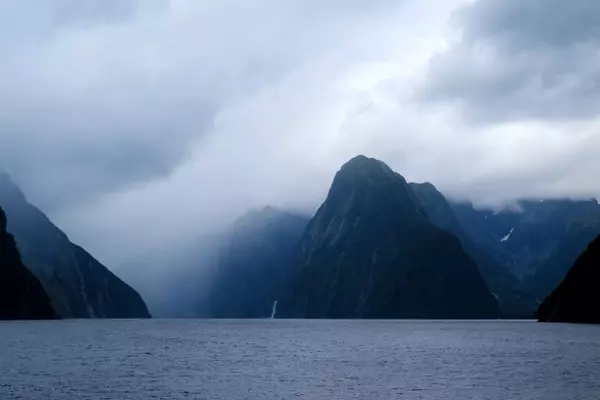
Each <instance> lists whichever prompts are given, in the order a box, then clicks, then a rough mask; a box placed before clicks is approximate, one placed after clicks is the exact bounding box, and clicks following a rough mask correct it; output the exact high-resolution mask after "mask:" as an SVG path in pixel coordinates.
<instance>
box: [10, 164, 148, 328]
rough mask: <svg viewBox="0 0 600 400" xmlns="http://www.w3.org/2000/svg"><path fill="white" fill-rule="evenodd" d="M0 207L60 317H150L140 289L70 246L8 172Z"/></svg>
mask: <svg viewBox="0 0 600 400" xmlns="http://www.w3.org/2000/svg"><path fill="white" fill-rule="evenodd" d="M0 206H2V207H3V208H4V210H5V212H6V214H7V216H8V230H9V231H10V232H11V233H12V234H13V235H14V238H15V241H16V243H17V247H18V250H19V252H20V253H21V258H22V260H23V263H24V264H25V265H27V267H28V268H29V269H30V271H31V272H32V273H33V274H34V275H35V276H36V277H37V278H38V279H39V281H40V282H41V284H42V286H43V287H44V289H45V291H46V293H47V294H48V296H49V297H50V299H51V301H52V307H53V309H54V310H55V311H56V313H57V314H58V315H59V316H60V317H62V318H147V317H149V316H150V314H149V313H148V309H147V307H146V304H145V303H144V301H143V300H142V298H141V297H140V296H139V294H138V293H137V292H136V291H135V290H133V289H132V288H131V287H130V286H129V285H127V284H126V283H124V282H123V281H121V280H120V279H119V278H118V277H117V276H116V275H114V274H113V273H112V272H111V271H109V270H108V269H107V268H106V267H105V266H103V265H102V264H100V263H99V262H98V261H97V260H96V259H94V258H93V257H92V256H91V255H90V254H89V253H87V252H86V251H85V250H84V249H82V248H81V247H79V246H77V245H75V244H73V243H71V241H70V240H69V238H68V237H67V236H66V235H65V234H64V233H63V232H62V231H61V230H60V229H58V228H57V227H56V226H55V225H54V224H53V223H52V222H51V221H50V220H49V219H48V217H46V215H44V214H43V213H42V212H41V211H40V210H38V209H37V208H35V207H34V206H33V205H31V204H30V203H29V202H28V201H27V199H26V198H25V195H24V194H23V193H22V192H21V190H20V189H19V188H18V186H17V185H16V184H15V183H14V182H13V181H12V180H11V179H10V177H9V176H8V175H7V174H5V173H0Z"/></svg>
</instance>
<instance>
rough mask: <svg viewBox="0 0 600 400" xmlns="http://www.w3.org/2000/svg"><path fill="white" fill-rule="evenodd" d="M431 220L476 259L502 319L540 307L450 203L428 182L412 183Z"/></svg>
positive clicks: (522, 314)
mask: <svg viewBox="0 0 600 400" xmlns="http://www.w3.org/2000/svg"><path fill="white" fill-rule="evenodd" d="M410 187H411V188H412V189H413V190H414V192H415V194H416V196H417V198H418V199H419V201H420V203H421V204H422V206H423V207H424V209H425V211H426V212H427V215H428V217H429V219H430V220H431V222H432V223H433V224H434V225H436V226H437V227H438V228H440V229H443V230H445V231H448V232H450V233H452V234H453V235H454V236H456V237H457V238H458V239H459V240H460V242H461V244H462V247H463V249H464V250H465V252H466V253H467V254H469V256H471V258H472V259H473V260H474V261H475V263H476V264H477V266H478V267H479V270H480V272H481V274H482V275H483V278H484V279H485V281H486V283H487V285H488V287H489V288H490V290H491V291H492V293H493V294H494V295H495V296H496V297H497V298H498V306H499V312H500V316H501V317H503V318H516V317H532V316H533V315H534V314H535V311H536V310H537V307H538V306H539V302H538V300H537V298H536V296H535V295H533V294H532V293H531V291H530V290H529V289H528V288H526V286H525V285H524V284H523V282H521V281H520V280H519V279H517V278H516V277H515V276H514V275H513V274H512V273H511V272H510V271H509V270H508V268H507V267H505V266H504V265H501V264H500V263H498V262H496V261H495V260H494V259H493V258H492V257H491V255H490V254H488V253H486V252H485V251H483V250H482V249H481V248H480V247H479V246H478V245H477V244H476V243H475V242H474V241H473V240H472V239H471V238H470V237H469V236H468V235H467V234H466V233H465V231H464V230H463V229H462V227H461V225H460V224H459V222H458V220H457V219H456V216H455V215H454V211H453V210H452V207H451V206H450V203H449V202H448V201H447V200H446V198H445V197H444V195H443V194H442V193H440V192H439V191H438V190H437V189H436V188H435V186H433V185H432V184H431V183H429V182H427V183H422V184H418V183H411V184H410Z"/></svg>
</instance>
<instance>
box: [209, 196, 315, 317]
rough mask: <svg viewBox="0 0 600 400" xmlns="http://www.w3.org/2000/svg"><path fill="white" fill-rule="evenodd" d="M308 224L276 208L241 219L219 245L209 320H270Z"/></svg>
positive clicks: (300, 218)
mask: <svg viewBox="0 0 600 400" xmlns="http://www.w3.org/2000/svg"><path fill="white" fill-rule="evenodd" d="M308 221H309V218H308V217H305V216H303V215H298V214H293V213H289V212H285V211H281V210H278V209H276V208H273V207H265V208H264V209H262V210H255V211H251V212H249V213H247V214H245V215H244V216H242V217H241V218H239V219H238V220H237V221H236V222H235V223H234V224H233V226H232V228H231V230H230V231H229V232H228V233H227V235H226V237H225V238H224V240H223V242H222V243H221V245H220V249H219V257H218V261H217V265H216V269H215V276H214V279H213V280H212V284H211V289H210V296H209V303H210V316H211V317H213V318H266V317H270V316H271V314H272V311H273V310H274V304H275V301H277V300H278V299H280V298H281V296H282V294H283V293H282V292H283V290H284V289H285V288H284V285H285V283H286V280H287V277H288V274H289V272H290V269H291V266H292V256H293V249H294V247H295V246H296V244H297V243H298V240H299V239H300V237H301V235H302V233H303V232H304V229H305V228H306V226H307V224H308Z"/></svg>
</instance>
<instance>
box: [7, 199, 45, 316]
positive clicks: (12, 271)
mask: <svg viewBox="0 0 600 400" xmlns="http://www.w3.org/2000/svg"><path fill="white" fill-rule="evenodd" d="M54 318H56V314H55V312H54V310H53V309H52V306H51V305H50V298H49V297H48V295H47V294H46V291H45V290H44V288H43V286H42V284H41V283H40V281H39V280H38V279H37V278H36V277H35V276H34V275H33V274H32V273H31V271H29V270H28V269H27V268H26V267H25V266H24V265H23V263H22V262H21V257H20V255H19V252H18V250H17V245H16V243H15V241H14V238H13V236H12V235H11V234H10V233H8V232H7V231H6V215H5V214H4V211H3V210H2V209H1V208H0V319H54Z"/></svg>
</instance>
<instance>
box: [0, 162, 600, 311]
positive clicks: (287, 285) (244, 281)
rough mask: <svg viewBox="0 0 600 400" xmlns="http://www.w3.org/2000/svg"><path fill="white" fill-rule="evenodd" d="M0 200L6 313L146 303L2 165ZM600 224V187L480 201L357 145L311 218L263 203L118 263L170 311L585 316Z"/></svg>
mask: <svg viewBox="0 0 600 400" xmlns="http://www.w3.org/2000/svg"><path fill="white" fill-rule="evenodd" d="M0 207H2V208H3V209H4V210H5V211H6V214H7V215H8V226H7V231H8V232H10V233H11V234H12V235H14V241H12V242H11V240H12V236H11V235H10V234H8V233H7V232H5V233H3V235H4V236H3V239H2V240H3V242H2V243H3V244H2V247H1V248H0V277H2V276H3V275H1V273H4V276H6V277H8V276H10V277H11V278H10V279H12V280H11V281H10V282H18V283H14V284H11V285H10V286H11V287H12V288H14V290H12V291H8V292H7V291H6V290H5V291H4V293H11V294H10V295H9V296H8V297H6V296H5V297H4V298H2V297H0V300H2V301H3V302H2V303H0V311H2V310H4V311H3V312H4V314H0V318H3V315H4V316H7V315H8V316H10V315H12V316H13V317H15V318H17V317H19V316H21V317H30V318H36V316H39V317H40V318H42V317H52V315H51V313H48V312H47V311H48V310H47V308H46V309H45V308H44V304H46V303H45V301H47V299H48V298H49V300H50V302H51V306H52V310H54V313H55V314H56V316H58V317H62V318H143V317H149V312H148V309H147V307H146V304H145V302H144V301H143V300H142V298H141V296H140V295H139V294H138V293H137V292H136V291H135V290H134V289H133V288H132V287H130V286H129V285H127V284H125V283H124V282H123V281H122V280H121V279H119V278H118V277H117V276H116V275H114V274H113V273H112V272H110V271H109V270H108V269H107V268H106V267H104V266H103V265H101V264H100V263H99V262H98V261H97V260H95V259H94V258H93V257H92V256H91V255H90V254H88V253H87V252H86V251H85V250H84V249H82V248H81V247H79V246H77V245H75V244H73V243H71V242H70V241H69V239H68V238H67V237H66V235H64V233H62V232H61V231H60V230H59V229H58V228H57V227H56V226H54V225H53V224H52V223H51V222H50V220H49V219H48V218H47V217H46V216H45V215H44V214H43V213H42V212H41V211H39V210H38V209H37V208H35V207H34V206H32V205H31V204H30V203H29V202H27V200H26V198H25V196H24V195H23V193H22V192H21V191H20V189H19V188H18V187H17V185H16V184H14V182H13V181H12V180H11V179H10V178H9V177H8V176H7V175H6V174H1V173H0ZM3 221H5V220H3ZM4 224H6V223H4ZM3 226H4V225H3ZM598 235H600V205H599V204H598V202H597V201H596V200H588V201H576V200H556V199H554V200H549V199H546V200H535V201H534V200H524V201H519V202H517V203H516V205H515V206H514V207H512V208H507V209H503V210H499V211H498V210H486V209H479V208H476V207H474V206H473V205H472V204H470V203H458V202H453V201H451V200H448V199H446V197H445V196H444V195H443V194H442V193H441V192H440V191H438V190H437V189H436V188H435V186H434V185H432V184H431V183H420V184H419V183H408V182H407V181H406V180H405V179H404V178H403V177H402V176H401V175H400V174H398V173H396V172H394V171H392V170H391V169H390V168H389V167H388V166H387V165H386V164H384V163H383V162H381V161H378V160H375V159H371V158H367V157H364V156H358V157H355V158H353V159H352V160H350V161H349V162H348V163H346V164H345V165H344V166H342V167H341V169H340V170H339V171H338V173H337V174H336V175H335V177H334V179H333V182H332V185H331V188H330V190H329V193H328V195H327V198H326V199H325V201H324V202H323V204H322V205H321V207H320V208H319V209H318V211H317V212H316V214H315V215H314V216H313V217H312V218H311V217H309V216H304V215H300V214H297V213H293V212H290V211H287V210H283V209H276V208H273V207H265V208H263V209H258V210H253V211H250V212H248V213H246V214H245V215H243V216H241V217H240V218H239V219H238V220H237V221H236V222H235V223H233V224H232V225H231V226H230V227H229V229H226V230H224V231H223V232H215V233H213V234H211V235H209V236H206V237H202V238H199V239H198V240H197V241H196V240H195V239H193V238H191V239H190V240H189V241H188V242H190V243H191V244H189V243H187V244H185V245H183V244H182V245H181V246H179V247H177V248H173V249H170V250H169V249H157V250H156V254H149V255H147V256H145V257H138V258H136V259H135V260H132V262H130V263H129V264H128V265H125V266H124V267H122V268H121V269H120V271H121V272H122V276H124V277H127V280H128V281H129V282H130V283H131V284H132V285H133V286H134V287H136V288H138V289H139V290H140V291H141V292H142V293H143V294H144V296H145V297H146V298H147V299H148V300H149V304H151V306H152V309H153V310H154V311H155V312H156V314H157V315H160V316H162V317H211V318H269V317H277V318H287V317H289V318H461V319H462V318H533V317H534V315H535V313H536V310H538V307H539V310H538V312H537V316H538V317H539V319H540V320H577V321H585V320H590V319H594V318H592V317H590V318H588V319H586V318H585V317H584V316H582V315H580V314H578V311H576V310H577V309H579V308H581V306H582V304H583V305H585V304H588V303H589V302H590V301H596V300H597V299H596V298H594V297H593V295H592V294H590V293H591V292H592V289H593V288H596V287H598V285H599V284H600V282H598V277H597V274H596V272H597V271H596V270H595V269H594V266H593V265H597V264H595V263H596V261H597V257H596V255H597V254H596V252H595V250H597V249H596V248H597V247H598V246H597V241H596V242H594V244H592V245H591V246H590V248H589V249H588V250H587V251H586V252H585V253H584V255H583V256H581V257H580V255H581V254H582V253H583V252H584V250H585V249H586V248H587V247H588V245H589V244H590V242H592V240H593V239H594V238H596V237H597V236H598ZM15 242H16V246H17V249H18V252H15V251H13V250H10V249H11V247H10V243H13V244H14V243H15ZM6 243H8V244H6ZM13 247H14V246H13ZM7 249H8V250H7ZM15 250H16V249H15ZM19 253H20V256H19ZM7 260H8V261H7ZM576 260H577V261H576ZM590 260H592V261H590ZM582 265H585V266H582ZM572 266H573V268H572V269H571V267H572ZM596 269H597V268H596ZM569 270H571V271H570V272H569ZM28 271H30V273H29V272H28ZM567 273H568V274H567ZM565 276H566V279H565ZM563 280H564V281H563ZM584 281H585V282H584ZM561 282H563V283H562V284H561ZM559 285H560V286H559ZM40 286H41V290H40ZM557 287H558V289H556V288H557ZM555 289H556V290H555ZM585 293H587V294H585ZM574 295H579V297H577V296H575V297H573V296H574ZM45 296H46V297H45ZM548 296H550V297H549V298H548V299H547V300H546V301H545V302H543V301H544V299H546V298H547V297H548ZM586 296H587V297H586ZM24 299H25V300H28V299H30V300H31V301H32V302H31V304H28V303H26V302H25V303H24V301H25V300H24ZM11 302H12V303H11ZM542 302H543V304H542V306H541V307H540V303H542ZM4 304H12V305H11V306H6V307H4V306H3V305H4ZM15 304H20V306H18V307H16V306H14V305H15ZM596 304H597V303H596ZM2 307H4V308H2ZM15 307H16V308H15ZM11 308H14V309H15V310H17V311H16V312H14V313H13V314H10V312H9V311H6V310H8V309H11Z"/></svg>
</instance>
